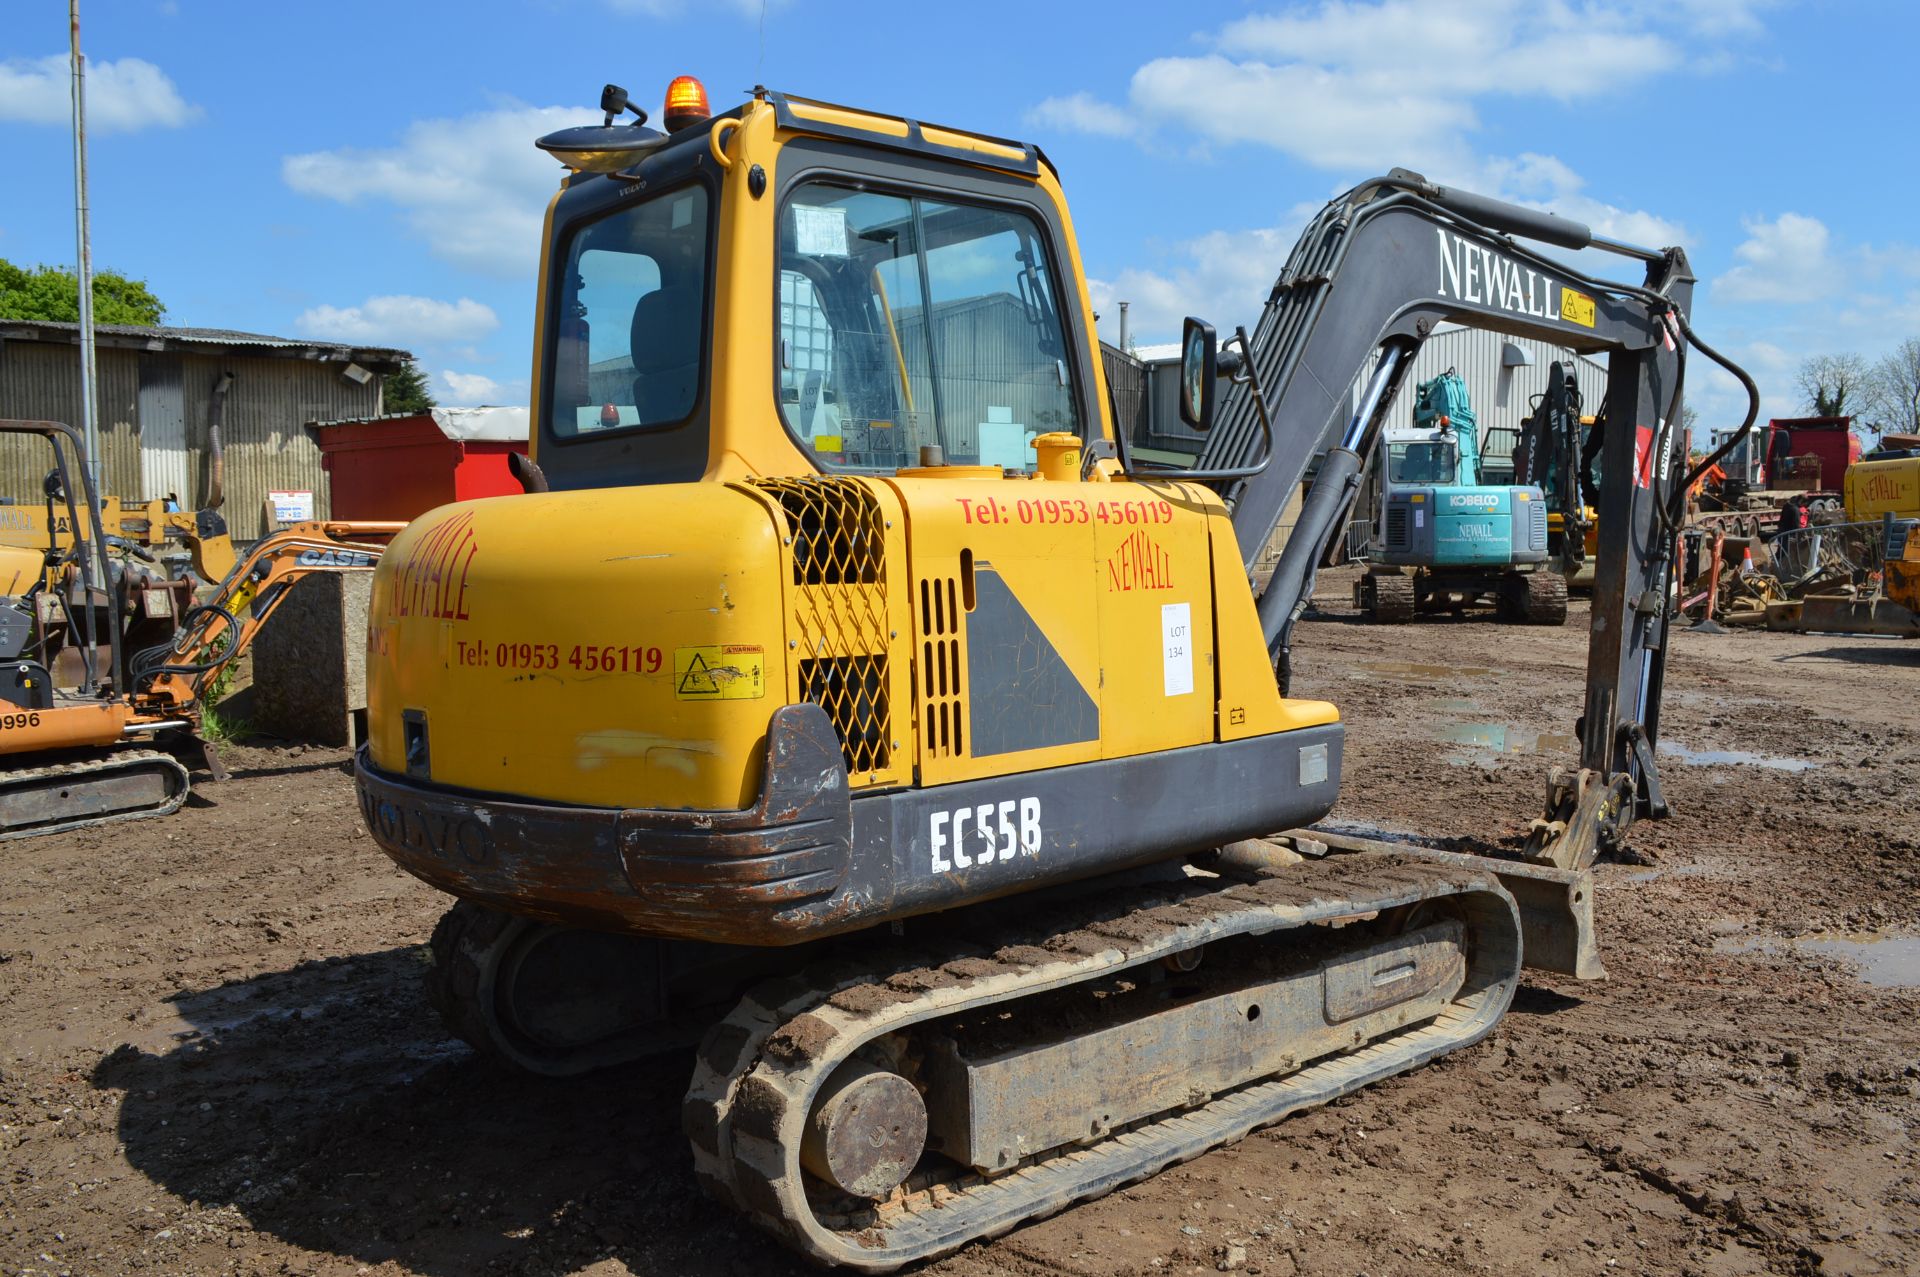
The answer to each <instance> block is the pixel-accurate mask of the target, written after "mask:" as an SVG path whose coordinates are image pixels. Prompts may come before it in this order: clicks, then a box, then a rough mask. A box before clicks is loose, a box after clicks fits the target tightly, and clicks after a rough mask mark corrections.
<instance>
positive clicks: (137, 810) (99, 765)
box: [0, 749, 191, 839]
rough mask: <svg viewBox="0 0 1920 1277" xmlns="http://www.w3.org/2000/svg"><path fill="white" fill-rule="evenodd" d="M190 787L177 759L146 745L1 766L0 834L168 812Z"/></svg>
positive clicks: (22, 833) (8, 835)
mask: <svg viewBox="0 0 1920 1277" xmlns="http://www.w3.org/2000/svg"><path fill="white" fill-rule="evenodd" d="M190 787H191V782H190V781H189V779H188V776H187V769H186V768H185V767H182V766H181V765H180V763H179V761H178V760H177V759H175V758H174V757H173V756H172V755H170V754H162V753H158V752H156V751H154V750H146V749H140V750H119V751H116V752H114V753H111V754H108V755H106V756H104V757H101V758H91V759H86V760H84V761H80V762H72V763H59V764H56V765H54V766H51V767H33V768H21V769H18V770H15V771H0V839H5V838H34V837H38V836H39V835H41V834H53V833H59V832H61V831H62V830H67V829H80V828H84V827H85V826H88V825H106V824H112V823H114V822H115V821H121V820H139V819H142V818H144V817H147V816H165V815H168V814H170V813H172V812H174V811H177V810H179V808H180V804H181V803H184V802H185V801H187V791H188V789H189V788H190Z"/></svg>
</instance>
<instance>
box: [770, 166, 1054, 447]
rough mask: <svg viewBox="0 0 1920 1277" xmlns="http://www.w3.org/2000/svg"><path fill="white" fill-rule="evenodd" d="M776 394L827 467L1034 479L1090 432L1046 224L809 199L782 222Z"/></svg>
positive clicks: (878, 196)
mask: <svg viewBox="0 0 1920 1277" xmlns="http://www.w3.org/2000/svg"><path fill="white" fill-rule="evenodd" d="M778 304H779V332H778V337H779V341H778V346H779V349H778V352H777V356H776V357H777V359H778V364H779V377H778V385H779V394H780V406H781V411H782V414H783V415H784V416H785V419H786V422H787V427H788V429H789V430H791V431H792V432H793V434H794V436H795V437H796V438H797V439H799V440H800V442H801V443H802V444H804V445H805V446H806V447H807V448H808V449H809V450H810V451H811V452H812V453H813V455H814V457H815V458H816V459H817V461H818V462H819V464H820V465H821V467H822V468H823V469H826V470H830V471H857V472H866V473H890V472H892V471H894V470H896V469H899V468H901V467H903V466H911V465H915V464H917V463H918V461H919V457H920V449H921V448H922V447H923V446H926V445H929V444H933V445H938V446H939V447H940V448H941V449H942V450H943V453H944V455H945V457H946V460H947V461H949V462H952V463H960V464H983V465H994V466H1001V467H1003V468H1005V469H1007V470H1010V471H1016V472H1021V471H1029V470H1031V469H1032V468H1033V463H1034V453H1033V449H1032V448H1031V446H1030V443H1031V441H1032V439H1033V437H1034V436H1035V435H1038V434H1044V433H1046V432H1048V431H1054V430H1066V431H1072V432H1074V433H1081V430H1082V425H1081V421H1080V418H1079V414H1078V412H1077V410H1076V407H1075V404H1076V402H1077V401H1076V399H1075V395H1074V387H1073V380H1072V373H1071V367H1070V361H1069V359H1068V358H1067V345H1066V338H1065V325H1064V324H1063V323H1062V320H1061V304H1060V298H1059V290H1058V287H1057V283H1056V280H1055V278H1054V274H1053V269H1052V263H1051V261H1050V259H1049V258H1048V255H1047V251H1046V240H1045V237H1044V234H1043V232H1042V230H1041V228H1040V224H1039V223H1038V222H1037V221H1036V220H1035V219H1034V218H1032V217H1031V216H1029V215H1027V214H1025V213H1022V212H1018V211H1015V210H1011V209H1007V208H1000V207H987V206H981V205H971V204H965V203H960V202H949V201H943V200H934V199H928V198H925V197H919V196H911V197H910V196H899V195H892V194H886V193H881V192H874V191H856V190H852V189H850V188H848V187H845V186H841V185H836V184H833V183H828V182H807V183H803V184H801V185H800V186H798V187H796V188H795V189H794V191H793V192H792V193H791V194H790V195H789V196H788V197H787V200H786V202H785V204H784V205H783V206H782V208H781V211H780V278H779V302H778Z"/></svg>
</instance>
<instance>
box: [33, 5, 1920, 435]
mask: <svg viewBox="0 0 1920 1277" xmlns="http://www.w3.org/2000/svg"><path fill="white" fill-rule="evenodd" d="M82 20H83V27H84V32H83V34H84V41H85V47H86V51H87V54H88V57H89V61H90V67H91V70H90V79H89V99H88V100H89V117H90V124H91V127H92V130H93V136H92V146H91V149H90V152H89V164H90V173H91V179H92V203H93V239H94V259H95V262H96V264H98V265H100V266H103V267H111V268H114V269H117V270H121V271H124V272H127V273H129V274H132V275H135V276H139V277H143V278H145V279H147V280H148V281H149V282H150V284H151V285H152V286H153V288H154V290H155V291H156V292H157V293H159V295H160V296H161V297H162V299H163V300H164V301H165V302H166V303H167V306H168V310H169V322H172V323H177V324H189V325H204V326H211V327H225V328H240V329H248V330H253V331H259V332H268V333H276V334H282V335H290V336H305V337H315V338H335V339H340V340H347V341H355V342H368V343H383V344H395V345H401V346H405V347H407V348H408V349H411V350H413V351H415V352H416V353H417V354H418V355H419V357H420V359H421V362H422V365H423V366H424V367H425V368H426V369H427V370H428V371H429V372H430V373H431V374H432V376H433V380H434V384H435V388H436V391H437V392H438V393H439V394H440V396H441V397H442V400H443V402H449V403H473V402H505V403H512V402H524V399H525V395H526V393H527V380H528V366H529V363H530V348H531V340H532V336H531V322H532V311H533V297H534V280H533V272H534V268H535V264H536V261H537V253H538V247H539V244H538V240H539V218H540V213H541V210H542V209H543V207H544V205H545V202H546V200H547V198H548V197H549V196H550V194H551V193H552V191H553V189H554V187H555V185H556V183H557V181H558V179H559V177H560V175H561V170H560V168H559V166H558V165H556V164H554V163H553V161H551V160H550V159H548V158H547V157H545V156H544V155H541V154H539V153H538V152H536V151H535V150H534V149H533V146H532V140H533V138H534V137H535V136H536V135H538V134H539V133H541V132H544V131H546V130H548V129H552V128H556V127H560V126H562V125H566V124H572V123H586V122H594V121H597V120H598V115H597V114H596V113H595V111H594V110H593V106H594V103H595V101H596V100H597V97H598V92H599V87H600V85H601V84H602V83H603V82H604V81H609V80H611V81H614V82H617V83H621V84H624V85H626V86H627V87H628V88H629V89H630V90H631V91H632V93H633V97H634V100H635V101H636V102H639V103H643V104H646V105H648V106H649V108H650V109H656V110H657V102H658V99H659V96H660V94H661V92H662V91H663V90H664V89H665V86H666V83H667V81H668V80H669V79H670V78H671V77H672V76H674V75H676V74H679V73H682V72H689V73H693V74H697V75H699V76H701V77H702V78H703V79H704V80H705V81H706V83H707V85H708V87H709V89H710V91H711V92H712V94H713V98H714V103H715V109H725V107H726V106H728V105H731V104H732V103H734V102H735V101H737V100H739V98H740V97H741V96H744V91H745V90H746V89H747V88H748V87H749V86H751V85H753V84H755V83H757V82H764V83H766V84H768V85H771V86H773V87H776V88H781V89H785V90H787V91H790V92H794V93H800V94H805V95H808V96H814V97H821V98H826V99H829V100H833V101H842V102H848V103H852V104H856V105H861V106H868V107H872V108H874V109H878V110H885V111H891V112H897V113H900V114H905V115H912V116H916V117H918V118H922V119H926V120H929V121H934V122H938V123H945V124H953V125H958V126H962V127H970V128H975V129H979V130H982V131H985V132H989V133H996V134H1003V135H1013V136H1019V137H1025V138H1031V139H1033V140H1035V141H1038V142H1040V143H1041V144H1042V145H1043V146H1044V147H1045V148H1046V150H1047V152H1048V154H1049V155H1050V156H1051V157H1052V158H1053V160H1054V161H1055V163H1056V164H1058V165H1059V167H1060V169H1061V172H1062V176H1063V179H1064V181H1065V184H1066V188H1067V193H1068V198H1069V200H1070V201H1071V204H1072V208H1073V212H1074V218H1075V225H1076V229H1077V231H1078V233H1079V236H1080V245H1081V250H1082V253H1083V256H1084V257H1085V260H1086V264H1087V269H1088V272H1089V275H1090V277H1091V278H1092V280H1093V281H1094V295H1095V302H1096V307H1097V308H1098V309H1100V310H1101V311H1102V312H1103V314H1104V316H1105V318H1104V319H1103V322H1102V328H1103V331H1106V332H1107V334H1108V335H1109V336H1111V335H1112V334H1111V329H1112V326H1113V323H1114V320H1115V317H1116V314H1117V307H1116V306H1115V305H1114V304H1113V303H1115V302H1117V301H1119V300H1122V299H1124V300H1128V301H1130V302H1132V303H1133V306H1132V315H1133V317H1134V325H1133V329H1134V333H1135V335H1136V338H1137V339H1138V340H1142V341H1151V340H1156V339H1167V338H1170V337H1173V336H1175V335H1176V333H1177V328H1178V324H1179V320H1180V317H1181V316H1182V315H1184V314H1187V313H1198V314H1201V315H1205V316H1207V317H1208V318H1211V319H1213V320H1215V321H1216V322H1218V323H1221V324H1222V325H1228V324H1232V323H1236V322H1244V323H1248V324H1249V325H1250V324H1251V323H1252V321H1253V319H1254V318H1255V317H1256V315H1257V313H1258V307H1259V303H1260V301H1261V299H1262V298H1263V297H1264V296H1265V293H1266V291H1267V288H1268V286H1269V285H1270V284H1271V282H1272V279H1273V276H1274V274H1275V273H1276V272H1277V270H1278V269H1279V266H1280V264H1281V262H1282V261H1283V260H1284V258H1285V256H1286V253H1287V251H1288V249H1289V248H1290V247H1291V246H1292V244H1293V241H1294V238H1295V236H1296V235H1297V233H1298V231H1299V228H1300V226H1301V225H1302V223H1303V222H1304V221H1305V219H1306V217H1307V216H1308V215H1309V214H1310V213H1311V212H1312V211H1313V210H1314V209H1315V208H1317V207H1318V206H1319V204H1320V203H1322V202H1323V201H1324V200H1325V199H1326V198H1327V197H1328V196H1330V195H1332V194H1333V193H1335V192H1336V191H1338V190H1341V189H1344V188H1345V187H1347V186H1349V185H1351V184H1353V183H1354V182H1355V181H1357V180H1360V179H1363V178H1365V177H1368V176H1371V175H1373V174H1376V173H1380V172H1384V171H1385V170H1386V169H1388V168H1390V167H1392V166H1394V165H1404V166H1406V167H1409V168H1413V169H1417V170H1420V171H1422V172H1425V173H1426V174H1428V175H1429V176H1430V177H1433V178H1435V179H1436V180H1441V181H1446V182H1450V183H1453V184H1456V185H1460V186H1464V187H1467V188H1469V189H1475V190H1480V191H1483V192H1486V193H1488V194H1494V195H1500V196H1504V197H1506V198H1509V199H1514V200H1518V201H1521V202H1524V203H1529V204H1535V205H1539V206H1542V207H1550V208H1553V209H1555V210H1556V211H1559V212H1562V213H1565V214H1568V215H1570V216H1573V217H1577V218H1581V219H1583V220H1586V221H1589V222H1591V223H1593V224H1594V225H1595V226H1596V227H1598V228H1600V229H1603V230H1606V231H1608V232H1609V233H1612V234H1614V235H1616V236H1618V237H1620V238H1625V239H1631V240H1635V241H1640V242H1648V243H1655V244H1667V243H1681V244H1684V245H1685V246H1686V248H1687V249H1688V251H1689V253H1690V255H1691V256H1692V260H1693V262H1694V265H1695V268H1696V270H1697V272H1698V274H1699V276H1700V280H1701V284H1700V288H1699V290H1698V292H1697V294H1696V305H1695V312H1694V313H1695V328H1696V329H1697V330H1698V331H1699V332H1700V334H1701V335H1702V336H1703V337H1704V338H1706V339H1707V340H1708V341H1710V342H1714V343H1715V344H1717V345H1719V346H1720V347H1721V348H1722V349H1724V350H1726V351H1727V352H1728V353H1730V354H1732V355H1734V356H1735V357H1736V358H1738V359H1739V360H1740V361H1741V362H1743V363H1744V364H1746V366H1747V367H1748V368H1749V369H1750V370H1751V371H1752V372H1753V373H1754V374H1755V376H1756V377H1757V378H1758V379H1759V381H1760V383H1761V385H1762V388H1763V390H1764V391H1765V392H1766V396H1767V399H1766V404H1765V409H1764V413H1763V415H1789V414H1791V413H1792V412H1794V411H1796V410H1797V409H1798V408H1799V407H1800V405H1799V403H1798V402H1797V399H1798V397H1797V395H1796V394H1795V392H1794V390H1793V374H1794V372H1795V370H1796V369H1797V368H1798V366H1799V364H1800V362H1801V361H1802V360H1803V359H1805V358H1806V357H1808V356H1811V355H1818V354H1826V353H1835V352H1842V351H1855V352H1858V353H1860V354H1862V355H1865V356H1867V357H1868V358H1869V359H1871V358H1873V357H1875V356H1877V355H1879V354H1881V353H1883V352H1885V351H1886V350H1887V349H1888V348H1890V347H1891V346H1893V345H1894V344H1896V343H1897V342H1899V341H1900V340H1901V339H1903V338H1905V337H1909V336H1920V226H1916V225H1915V224H1914V222H1913V219H1912V215H1911V214H1912V209H1913V207H1914V205H1915V202H1916V201H1915V196H1916V194H1920V191H1917V190H1916V187H1920V177H1917V176H1916V166H1915V164H1914V162H1913V159H1914V155H1915V154H1916V152H1917V151H1920V146H1917V145H1916V141H1915V124H1916V117H1920V106H1916V99H1915V96H1914V74H1915V73H1914V67H1913V52H1914V50H1915V48H1916V47H1920V5H1913V4H1910V3H1900V2H1896V0H1883V2H1879V3H1867V2H1862V3H1839V2H1826V3H1818V2H1812V0H1802V2H1799V3H1794V2H1792V0H1615V2H1614V3H1608V4H1581V3H1572V2H1569V0H1458V2H1448V0H1345V2H1331V0H1329V2H1319V0H1316V2H1313V3H1300V4H1222V5H1217V6H1207V5H1169V4H1165V3H1153V4H1126V3H1103V4H1089V5H1081V4H1070V3H1054V4H1036V3H1033V0H1026V2H1025V3H994V2H980V0H969V3H966V4H954V5H924V6H904V5H879V4H854V3H828V2H826V0H771V2H770V3H768V4H766V5H765V6H764V10H763V6H762V5H761V4H760V3H759V2H758V0H521V2H518V3H516V2H512V0H475V2H472V3H464V4H442V3H428V2H426V0H417V2H415V3H394V2H393V0H387V3H382V4H373V3H360V2H358V0H330V2H329V3H327V4H325V5H322V6H315V5H293V4H260V3H242V2H241V0H225V2H222V3H214V2H212V0H84V2H83V9H82ZM65 51H66V5H65V4H63V3H60V2H59V0H20V2H19V3H18V4H16V5H15V6H13V7H11V11H10V13H9V20H8V22H7V23H6V24H5V28H4V30H0V154H3V155H4V157H5V165H4V170H0V171H4V173H5V179H6V180H5V182H4V185H3V186H0V190H3V191H4V192H5V194H4V196H0V257H6V258H8V259H10V260H12V261H15V262H17V263H22V264H28V263H37V262H49V263H62V264H69V263H71V261H72V259H73V214H72V199H71V197H72V189H73V187H72V181H73V179H72V168H71V164H72V153H71V146H70V142H69V140H68V135H67V132H66V125H67V107H66V94H67V81H66V78H65V77H66V61H65ZM1607 260H1608V261H1609V263H1611V262H1612V260H1613V259H1607ZM1619 265H1622V266H1625V265H1629V264H1628V263H1625V262H1620V263H1619ZM1700 362H1701V361H1695V364H1694V369H1695V370H1698V369H1699V368H1700ZM1689 392H1690V393H1689V398H1690V400H1691V401H1692V402H1693V403H1694V404H1695V406H1696V407H1698V408H1699V409H1700V411H1701V413H1702V416H1703V423H1704V424H1707V425H1712V426H1718V425H1731V424H1736V423H1737V415H1738V412H1739V410H1740V409H1741V408H1742V407H1743V406H1744V405H1743V402H1742V400H1741V399H1740V397H1739V396H1737V395H1736V394H1735V393H1734V392H1733V390H1732V386H1731V383H1730V382H1729V381H1727V380H1725V379H1724V378H1723V377H1719V376H1715V375H1709V374H1707V373H1704V372H1699V371H1696V376H1695V377H1694V378H1692V379H1691V384H1690V386H1689Z"/></svg>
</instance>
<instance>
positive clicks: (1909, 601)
mask: <svg viewBox="0 0 1920 1277" xmlns="http://www.w3.org/2000/svg"><path fill="white" fill-rule="evenodd" d="M1886 592H1887V597H1888V598H1890V599H1892V600H1893V601H1894V602H1895V603H1898V604H1899V605H1900V606H1901V607H1904V608H1906V609H1907V610H1908V611H1910V612H1914V613H1920V536H1913V535H1909V536H1908V537H1907V552H1906V555H1905V557H1903V558H1900V559H1896V560H1894V561H1893V562H1891V563H1888V564H1887V566H1886Z"/></svg>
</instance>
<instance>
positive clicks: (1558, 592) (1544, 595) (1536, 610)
mask: <svg viewBox="0 0 1920 1277" xmlns="http://www.w3.org/2000/svg"><path fill="white" fill-rule="evenodd" d="M1526 619H1527V624H1528V625H1565V624H1566V623H1567V578H1565V577H1564V576H1561V575H1560V574H1559V573H1558V572H1547V571H1540V572H1534V573H1531V574H1529V575H1528V577H1527V604H1526Z"/></svg>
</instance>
